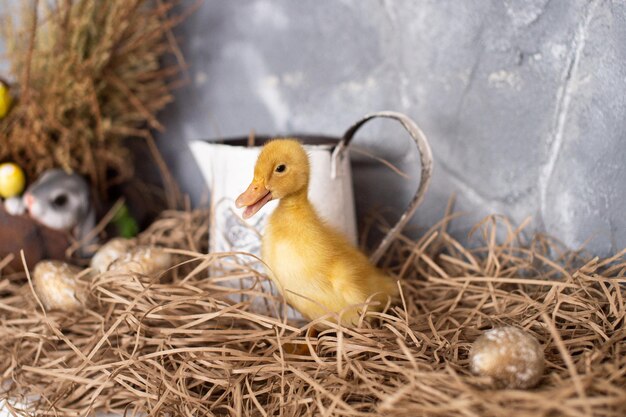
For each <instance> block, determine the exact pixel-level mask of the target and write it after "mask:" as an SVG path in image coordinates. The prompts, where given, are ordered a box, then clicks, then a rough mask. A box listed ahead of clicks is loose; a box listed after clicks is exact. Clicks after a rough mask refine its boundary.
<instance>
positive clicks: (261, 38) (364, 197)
mask: <svg viewBox="0 0 626 417" xmlns="http://www.w3.org/2000/svg"><path fill="white" fill-rule="evenodd" d="M187 3H191V1H188V2H187ZM177 35H178V36H179V38H180V40H181V42H182V48H183V50H184V52H185V54H186V57H187V59H188V61H189V63H190V65H191V66H190V69H189V75H190V79H191V83H190V84H189V85H188V86H187V87H185V88H183V89H181V90H179V91H178V92H177V98H178V100H177V101H176V103H175V104H174V105H173V106H171V107H170V108H169V109H168V110H167V112H166V114H165V115H164V117H165V124H166V126H167V127H168V131H167V133H166V134H165V135H163V136H162V137H161V138H160V145H161V146H162V148H163V149H164V151H165V152H166V154H167V159H168V162H169V163H170V164H171V165H172V167H173V168H174V170H175V172H176V174H177V175H178V176H179V178H180V179H181V181H182V183H183V185H184V189H185V190H186V191H187V192H189V193H191V194H192V195H193V196H194V198H195V199H196V201H197V199H198V196H200V195H201V194H202V193H203V185H202V183H201V180H200V178H199V173H198V171H197V168H196V167H195V166H194V162H193V160H192V159H191V157H190V155H189V151H188V150H187V148H186V141H189V140H194V139H200V138H210V139H220V138H224V137H230V136H241V135H247V133H248V132H249V130H250V129H255V130H256V132H258V133H266V134H274V133H292V132H299V133H323V134H330V135H339V134H341V133H342V132H343V131H344V130H345V129H346V128H347V127H348V126H349V125H350V123H352V122H353V121H355V120H356V119H357V118H359V117H360V116H362V115H363V114H365V113H368V112H371V111H374V110H386V109H389V110H397V111H401V112H404V113H406V114H408V115H409V116H411V117H412V118H413V119H414V120H415V121H416V122H417V123H418V124H419V125H420V126H421V127H422V129H423V130H424V132H425V133H426V135H427V136H428V137H429V139H430V141H431V144H432V147H433V152H434V156H435V176H434V181H433V183H432V186H431V188H430V190H429V193H428V196H427V199H426V201H425V203H424V205H422V207H421V208H420V209H419V211H418V213H417V216H416V220H415V222H416V224H417V226H418V227H419V228H420V229H423V228H425V227H427V226H428V225H431V224H432V223H434V222H435V221H437V220H438V219H439V218H440V217H441V215H442V213H443V211H444V208H445V205H446V202H447V200H448V197H449V196H450V195H451V194H452V193H456V195H457V205H456V207H457V209H458V210H461V211H464V212H467V213H468V215H466V216H465V217H463V218H462V219H459V220H456V221H455V222H454V223H453V232H454V233H456V234H457V235H459V236H463V235H464V234H466V232H467V230H468V228H469V227H470V225H471V224H472V223H473V222H474V221H476V220H477V219H479V218H481V217H482V216H484V215H485V214H488V213H492V212H497V213H503V214H506V215H508V216H511V217H512V218H513V219H514V220H515V221H517V222H519V221H522V220H523V219H524V218H526V217H527V216H532V218H533V223H532V224H533V226H534V227H535V228H537V229H539V230H545V231H547V232H548V233H550V234H553V235H555V236H557V237H559V238H560V239H562V240H563V242H565V243H566V244H567V245H568V246H570V247H572V248H578V247H580V246H581V245H582V244H583V243H585V241H587V239H589V238H591V240H590V241H589V242H588V248H590V249H591V250H593V251H594V252H596V253H598V254H607V253H609V252H614V251H617V250H619V249H621V248H623V247H626V219H625V217H624V207H625V205H626V188H625V185H624V181H625V179H626V165H625V162H626V142H625V140H626V129H625V125H626V122H625V120H626V119H625V116H626V98H625V97H626V95H625V94H624V93H625V91H626V4H625V2H623V1H584V0H551V1H550V0H527V1H521V0H504V1H501V0H497V1H496V0H494V1H487V0H471V1H458V0H432V1H427V0H419V1H408V0H407V1H402V0H397V1H391V0H388V1H384V0H381V1H378V0H342V1H339V0H316V1H312V0H308V1H305V0H272V1H270V0H239V1H232V2H225V1H220V0H206V1H205V2H204V3H203V4H202V6H201V7H200V8H199V9H198V10H197V11H196V12H195V13H194V14H193V15H192V16H191V18H190V19H188V20H187V21H186V22H185V23H184V24H183V25H182V26H181V27H180V28H178V30H177ZM357 143H358V144H359V145H360V146H363V147H366V148H369V149H370V150H373V151H374V152H376V153H377V154H378V155H380V156H384V157H386V158H389V159H391V160H393V161H394V162H395V163H397V164H399V165H400V166H401V167H402V168H403V169H405V170H407V171H409V172H411V173H412V174H413V175H414V176H416V175H418V172H419V168H418V167H417V166H416V155H415V153H414V151H413V150H412V147H411V145H410V143H409V141H408V140H407V138H406V137H404V135H403V133H402V131H401V130H399V129H398V128H397V127H396V126H394V125H393V123H391V122H381V123H374V124H372V125H368V127H367V129H365V130H364V131H363V132H361V133H360V134H359V135H358V138H357ZM355 181H356V200H357V204H358V209H359V213H360V214H363V213H365V212H368V211H369V210H372V209H376V208H383V207H386V206H391V207H393V208H394V210H396V211H399V210H400V209H401V206H402V205H403V204H404V203H405V202H406V201H407V200H408V199H409V197H410V194H411V192H412V190H413V188H414V187H415V180H414V181H412V182H407V181H405V180H403V179H401V178H399V177H397V176H396V175H395V174H393V173H390V172H389V171H388V170H386V169H385V168H382V167H381V166H380V165H379V164H376V163H371V162H361V163H360V164H358V166H357V167H356V170H355Z"/></svg>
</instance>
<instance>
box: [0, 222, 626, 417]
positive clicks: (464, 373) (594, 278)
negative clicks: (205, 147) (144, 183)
mask: <svg viewBox="0 0 626 417" xmlns="http://www.w3.org/2000/svg"><path fill="white" fill-rule="evenodd" d="M207 219H208V215H206V213H202V212H168V213H166V214H165V215H164V217H163V218H162V219H161V220H159V221H157V222H156V223H155V224H153V226H152V227H151V228H150V229H149V230H148V231H147V232H146V233H144V234H143V235H142V237H141V239H142V240H143V242H144V243H148V242H153V243H155V242H157V243H160V244H163V245H166V246H167V247H170V248H177V249H171V252H172V253H174V254H176V255H177V256H178V257H179V260H180V264H179V265H178V266H177V267H175V268H173V270H171V271H169V272H168V274H167V275H166V276H163V277H160V276H128V275H119V274H117V275H116V274H114V273H111V272H106V273H103V274H102V275H99V276H97V277H95V278H94V279H93V281H91V284H90V294H91V295H90V297H91V301H90V303H89V306H88V308H87V309H86V310H85V311H84V312H83V313H74V314H67V313H62V312H47V313H46V312H44V311H43V310H42V308H41V306H40V305H39V303H38V301H37V299H36V298H35V296H34V293H33V291H32V287H31V285H30V283H29V282H25V280H24V279H23V276H22V277H19V276H13V277H10V276H5V277H3V278H2V280H0V295H1V297H2V298H0V374H1V375H2V386H3V387H4V388H5V389H6V392H4V393H2V394H1V397H2V398H14V399H16V398H17V399H19V398H21V399H22V400H24V401H26V402H27V405H26V406H24V405H22V406H20V405H18V403H15V402H11V401H9V404H13V406H12V407H13V410H12V411H13V412H15V413H16V414H19V415H26V414H29V415H30V414H35V413H36V414H37V415H58V416H75V415H88V414H89V413H90V412H91V411H93V410H103V411H115V412H119V413H122V412H126V413H127V414H126V415H139V414H140V413H147V414H148V415H154V416H156V415H172V416H174V415H189V416H191V415H220V416H221V415H224V416H225V415H231V416H240V415H243V416H266V415H283V416H313V415H316V416H317V415H327V416H350V417H352V416H364V415H393V416H420V415H428V416H435V415H439V416H484V417H488V416H510V415H515V416H540V415H542V416H548V415H563V416H583V415H597V416H623V415H625V413H626V355H624V353H625V351H626V332H625V331H624V317H625V314H626V306H625V304H624V298H625V297H626V293H625V290H624V287H623V284H624V282H626V277H625V275H626V259H625V255H626V251H622V252H621V253H619V254H617V255H616V256H613V257H611V258H607V259H598V258H590V257H586V256H585V255H583V254H581V253H572V252H568V251H562V249H561V248H560V246H559V245H558V244H556V243H555V242H554V241H552V240H550V239H547V238H542V237H539V236H538V237H535V238H534V239H532V240H530V241H525V240H524V239H523V238H522V234H521V233H522V229H523V228H522V227H520V228H513V227H511V226H510V225H509V224H508V223H507V222H506V221H504V220H503V219H501V218H498V217H494V216H492V217H489V218H487V219H486V220H485V221H484V222H482V223H481V224H479V225H478V226H477V227H476V231H475V235H476V236H477V239H476V240H475V245H473V246H472V248H471V249H468V248H465V247H464V246H463V245H461V244H460V243H459V242H458V241H456V240H455V239H453V238H452V237H451V236H449V235H448V234H447V233H446V225H447V223H448V221H449V220H450V217H447V218H446V219H444V221H442V222H441V223H440V224H438V225H436V226H435V227H434V228H433V229H432V230H430V231H429V232H428V233H426V234H425V235H424V237H423V238H422V239H420V240H419V241H414V240H411V239H409V238H407V237H405V236H399V237H398V238H397V239H396V240H395V241H394V243H393V245H392V247H391V249H390V250H389V251H388V252H387V256H386V258H385V259H384V264H385V265H386V268H388V269H389V270H390V271H391V272H392V273H395V275H397V276H398V277H400V278H401V283H402V284H401V286H402V300H401V302H400V303H399V304H398V305H394V306H392V307H391V308H389V309H388V310H386V311H384V312H383V313H372V316H373V317H372V318H373V324H371V325H370V324H368V322H366V321H363V323H362V324H361V326H360V327H359V328H344V327H336V326H335V327H334V328H332V329H331V330H327V331H324V332H323V333H322V334H321V335H320V336H319V338H310V337H307V336H306V329H307V326H308V325H302V324H301V323H295V322H291V321H288V320H287V319H285V318H284V315H283V313H282V312H283V311H284V304H283V302H282V300H281V299H278V298H274V297H272V296H271V295H269V294H267V293H264V292H262V291H261V290H260V288H259V286H256V285H255V286H252V287H247V288H243V289H237V288H233V286H231V285H228V283H229V282H230V283H233V282H234V283H238V282H240V281H241V280H242V279H244V278H255V279H256V280H257V282H260V281H261V280H265V279H266V277H265V276H264V275H263V274H261V273H259V272H257V271H255V270H252V269H250V268H249V267H247V266H245V261H246V259H249V258H247V257H246V256H244V255H238V256H237V258H236V259H238V260H239V261H240V263H239V264H237V263H233V262H232V260H233V255H232V254H224V255H222V254H208V255H205V254H203V253H205V252H204V251H205V250H206V230H207V228H208V223H207V221H208V220H207ZM498 232H504V234H505V235H507V237H506V238H505V239H504V241H502V242H500V243H497V241H496V235H497V233H498ZM258 299H264V300H266V302H267V305H268V306H269V308H270V311H273V313H270V314H260V313H258V312H255V311H252V310H251V305H252V301H254V300H258ZM327 324H328V325H330V326H333V325H332V324H331V323H327ZM500 324H511V325H514V326H518V327H522V328H524V329H527V330H528V332H530V333H531V334H533V335H535V336H536V337H537V338H538V340H539V341H540V342H541V344H542V345H544V347H545V355H546V359H547V363H546V374H545V377H544V378H543V380H542V382H541V383H540V385H539V386H538V387H537V388H536V389H533V390H529V391H521V390H496V389H493V388H492V387H491V386H490V384H489V381H488V380H487V379H486V378H482V377H477V376H473V375H471V374H470V372H469V370H468V368H469V367H468V351H469V349H470V347H471V344H472V342H473V341H474V340H475V339H476V338H477V337H478V336H479V335H480V334H481V332H482V331H483V330H485V329H488V328H491V327H492V326H496V325H500ZM286 343H291V344H303V345H306V346H308V349H309V351H310V354H309V355H303V356H302V355H301V356H298V355H294V354H290V353H288V352H287V351H286V349H285V348H284V347H285V344H286ZM27 400H30V402H28V401H27Z"/></svg>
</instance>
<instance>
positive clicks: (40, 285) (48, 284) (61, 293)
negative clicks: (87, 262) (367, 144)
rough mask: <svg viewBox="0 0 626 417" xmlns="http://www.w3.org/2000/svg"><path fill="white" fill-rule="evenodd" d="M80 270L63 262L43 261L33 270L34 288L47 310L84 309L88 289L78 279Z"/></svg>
mask: <svg viewBox="0 0 626 417" xmlns="http://www.w3.org/2000/svg"><path fill="white" fill-rule="evenodd" d="M79 272H80V268H78V267H76V266H73V265H69V264H67V263H65V262H61V261H41V262H39V263H37V265H35V269H34V270H33V286H34V288H35V292H36V293H37V296H38V297H39V299H40V300H41V302H42V304H43V306H44V308H45V309H46V310H64V311H71V310H76V309H78V308H81V307H82V302H83V301H84V299H85V295H86V294H85V291H86V287H85V286H83V285H81V283H80V282H79V280H78V279H77V278H76V276H77V275H78V273H79Z"/></svg>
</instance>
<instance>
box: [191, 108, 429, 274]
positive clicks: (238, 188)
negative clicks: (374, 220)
mask: <svg viewBox="0 0 626 417" xmlns="http://www.w3.org/2000/svg"><path fill="white" fill-rule="evenodd" d="M375 118H389V119H393V120H396V121H398V122H399V123H400V124H401V125H402V126H403V127H404V128H405V130H406V131H407V132H408V134H409V135H410V137H411V138H412V139H413V140H414V142H415V144H416V146H417V148H418V150H419V153H420V162H421V176H420V177H421V178H420V184H419V186H418V188H417V191H416V193H415V196H414V197H413V199H412V200H411V202H410V203H409V206H408V207H407V209H406V210H405V212H404V214H402V216H401V217H400V219H399V220H398V222H397V223H396V225H395V226H394V227H393V228H392V229H391V230H390V231H389V233H388V234H387V236H386V237H385V238H384V239H383V240H382V241H381V243H380V244H379V246H378V248H377V249H376V250H375V251H374V253H373V254H372V255H371V257H370V258H371V260H372V262H374V263H376V262H377V261H378V260H379V259H380V257H381V256H382V254H383V253H384V251H385V250H386V249H387V247H388V246H389V244H390V243H391V241H392V240H393V237H394V236H395V235H396V234H397V233H398V232H399V231H400V230H401V229H402V228H403V227H404V226H405V225H406V223H407V222H408V221H409V220H410V219H411V217H412V215H413V213H414V212H415V209H417V207H418V205H419V204H420V202H421V201H422V199H423V197H424V193H425V191H426V189H427V187H428V183H429V181H430V177H431V172H432V155H431V151H430V146H429V145H428V141H427V139H426V137H425V136H424V134H423V133H422V131H421V130H420V128H419V127H418V126H417V125H416V124H415V122H413V121H412V120H411V119H409V118H408V117H407V116H405V115H403V114H401V113H397V112H390V111H386V112H378V113H372V114H369V115H366V116H365V117H363V118H362V119H360V120H359V121H357V122H356V123H355V124H354V125H352V126H351V127H350V128H349V129H348V130H347V131H346V133H345V134H344V135H343V136H342V137H341V138H332V137H324V136H310V135H289V137H293V138H297V139H299V140H301V141H302V143H303V144H304V147H305V149H306V150H307V152H308V154H309V159H310V161H311V183H310V185H309V199H310V201H311V203H312V204H313V206H314V207H315V208H316V209H317V211H318V213H319V214H320V216H321V217H322V218H323V219H325V220H326V221H327V222H328V223H329V224H330V225H332V226H334V227H335V228H336V229H337V230H339V231H341V232H343V233H344V234H345V236H347V237H348V238H349V239H350V240H351V241H352V242H354V243H356V240H357V230H356V221H355V209H354V197H353V188H352V175H351V171H350V158H349V155H348V151H349V146H350V143H351V141H352V138H353V136H354V134H355V133H356V132H357V131H358V130H359V128H360V127H361V126H363V125H364V124H365V123H366V122H367V121H369V120H372V119H375ZM274 137H276V136H274ZM268 139H269V138H268V137H262V138H258V139H257V140H256V141H255V146H250V147H248V146H246V144H247V142H248V141H247V139H245V138H235V139H232V140H227V141H225V143H211V142H207V141H195V142H192V143H191V144H190V148H191V151H192V154H193V155H194V158H195V159H196V162H197V164H198V166H199V167H200V170H201V172H202V175H203V177H204V179H205V181H206V184H207V186H208V187H209V190H210V191H211V197H212V208H213V221H212V224H211V228H210V238H209V239H210V250H211V252H247V253H251V254H253V255H256V256H260V246H261V235H262V233H263V230H264V227H265V224H266V222H267V219H268V216H269V215H270V214H271V213H272V211H273V210H274V209H275V207H276V205H277V202H276V201H271V202H270V203H268V204H266V205H265V207H263V208H262V209H261V210H260V212H259V213H258V214H257V215H256V216H254V217H253V218H251V219H248V220H244V219H242V218H241V210H238V209H236V208H235V200H236V198H237V196H238V195H239V194H240V193H241V192H242V190H243V189H244V188H245V186H246V185H247V184H248V183H249V182H250V179H251V178H252V176H253V172H254V165H255V163H256V159H257V156H258V154H259V152H260V151H261V148H262V145H263V144H264V143H265V142H266V141H267V140H268Z"/></svg>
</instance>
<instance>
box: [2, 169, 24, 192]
mask: <svg viewBox="0 0 626 417" xmlns="http://www.w3.org/2000/svg"><path fill="white" fill-rule="evenodd" d="M25 185H26V178H25V177H24V171H22V168H20V167H19V165H17V164H14V163H12V162H7V163H4V164H0V197H2V198H11V197H15V196H18V195H20V194H21V193H22V191H24V186H25Z"/></svg>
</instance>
